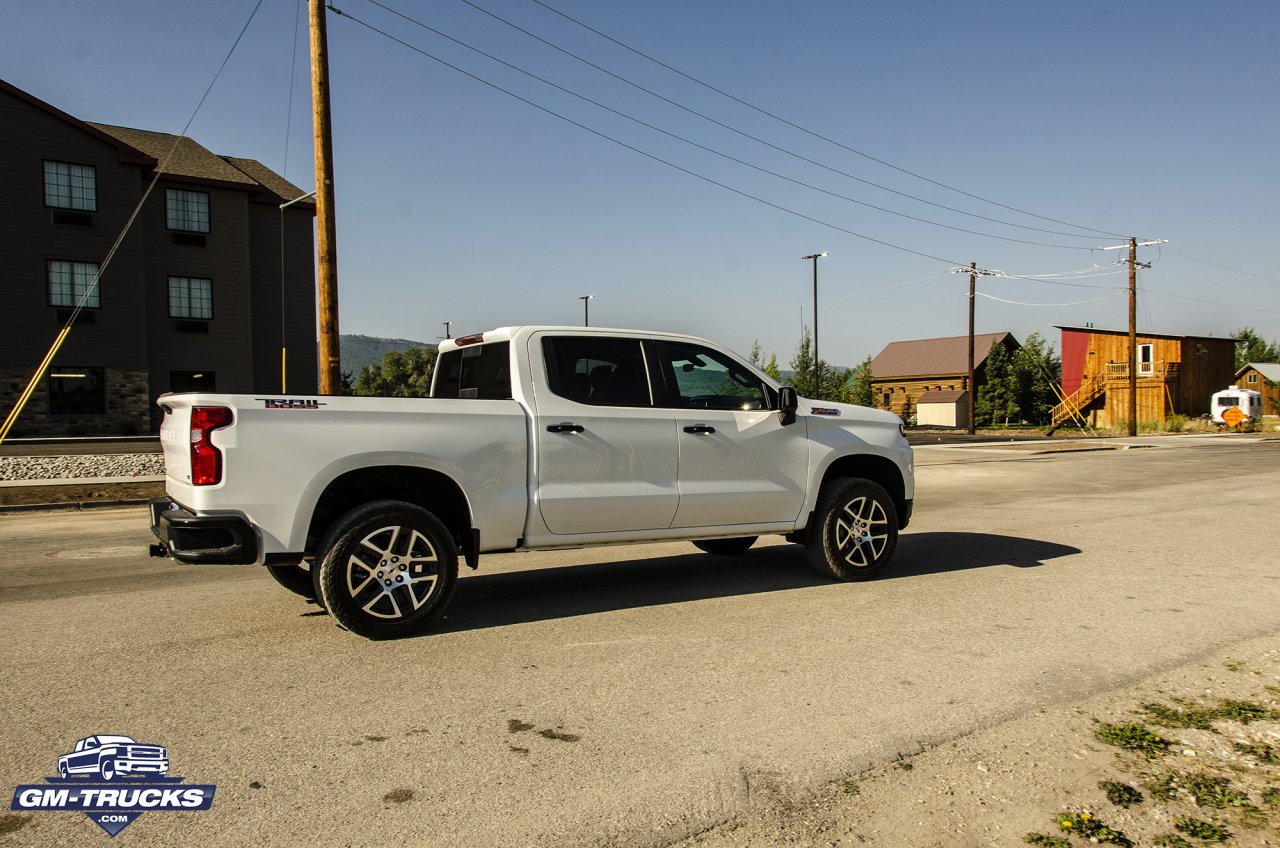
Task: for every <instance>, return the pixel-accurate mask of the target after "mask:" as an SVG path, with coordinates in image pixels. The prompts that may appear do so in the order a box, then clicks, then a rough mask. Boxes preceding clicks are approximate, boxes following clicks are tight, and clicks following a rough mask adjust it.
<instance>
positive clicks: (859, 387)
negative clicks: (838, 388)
mask: <svg viewBox="0 0 1280 848" xmlns="http://www.w3.org/2000/svg"><path fill="white" fill-rule="evenodd" d="M871 376H872V375H871V355H870V354H867V358H866V359H864V360H862V364H861V365H859V366H858V367H857V368H856V369H854V372H853V379H852V380H851V381H850V382H849V384H848V385H849V400H848V402H849V403H856V404H857V405H858V406H870V407H873V408H874V407H875V406H876V387H875V385H873V384H872V382H871Z"/></svg>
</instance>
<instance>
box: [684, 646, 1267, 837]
mask: <svg viewBox="0 0 1280 848" xmlns="http://www.w3.org/2000/svg"><path fill="white" fill-rule="evenodd" d="M1224 701H1225V702H1234V703H1236V704H1248V705H1251V706H1253V707H1256V708H1258V709H1259V710H1262V711H1264V712H1265V711H1269V715H1267V716H1266V717H1264V718H1262V719H1254V720H1249V721H1248V723H1247V724H1245V723H1241V722H1240V721H1238V720H1231V719H1219V720H1215V721H1213V722H1212V723H1211V727H1210V728H1208V729H1196V728H1187V727H1173V728H1170V727H1165V726H1161V725H1160V724H1159V723H1157V722H1156V721H1154V720H1153V719H1152V717H1151V715H1150V713H1149V712H1147V711H1146V710H1144V709H1143V707H1144V705H1148V704H1159V705H1164V706H1168V707H1173V708H1175V709H1181V710H1184V711H1185V710H1187V709H1191V708H1193V707H1195V706H1213V705H1218V704H1222V703H1223V702H1224ZM1248 712H1249V711H1248V710H1245V714H1246V718H1247V717H1248ZM1129 723H1138V724H1142V725H1143V726H1145V727H1146V728H1148V729H1149V730H1150V731H1151V732H1152V733H1154V734H1156V735H1159V736H1161V738H1163V739H1165V740H1166V741H1168V740H1176V741H1175V742H1174V744H1171V745H1170V746H1169V749H1168V751H1167V752H1166V753H1162V754H1157V755H1156V756H1154V757H1152V758H1150V759H1148V758H1147V757H1146V756H1143V755H1142V754H1139V753H1135V752H1133V751H1126V750H1123V749H1121V748H1118V747H1115V746H1112V745H1109V744H1106V743H1104V742H1102V741H1100V740H1099V738H1098V736H1097V733H1098V730H1099V728H1100V727H1102V726H1103V725H1106V724H1113V725H1124V724H1129ZM1242 748H1243V749H1246V750H1241V749H1242ZM1102 781H1114V782H1115V783H1118V784H1123V785H1126V786H1129V787H1130V788H1132V789H1134V790H1136V791H1137V793H1138V794H1139V795H1140V796H1141V797H1142V800H1141V801H1139V802H1138V803H1136V804H1133V805H1132V806H1130V807H1128V808H1125V807H1122V806H1119V805H1117V804H1115V803H1112V802H1111V801H1109V800H1108V797H1107V794H1106V793H1105V792H1104V791H1103V789H1102V788H1100V786H1099V784H1100V782H1102ZM1223 781H1225V784H1224V783H1223ZM1206 785H1208V786H1214V785H1216V786H1219V787H1224V786H1225V788H1224V789H1223V791H1222V792H1220V793H1218V795H1217V796H1216V798H1215V796H1211V795H1205V793H1203V792H1200V789H1199V788H1202V787H1204V786H1206ZM1152 786H1156V787H1160V786H1163V787H1166V788H1167V789H1168V795H1169V797H1168V798H1165V799H1161V798H1160V797H1157V795H1158V794H1160V792H1159V789H1157V794H1156V795H1153V793H1152V791H1151V787H1152ZM754 788H755V789H756V790H757V799H758V803H757V804H756V805H755V806H754V808H753V809H752V810H750V811H749V812H748V813H747V814H746V815H745V816H742V817H739V818H736V819H733V820H731V821H728V822H726V823H724V824H722V825H720V826H718V827H716V828H713V829H711V830H708V831H706V832H704V833H701V834H698V835H697V836H694V837H692V838H690V839H687V840H685V841H682V842H679V843H676V846H674V847H673V848H694V846H697V848H749V846H761V845H796V846H841V848H843V847H844V846H890V847H891V848H962V847H963V848H968V846H1016V845H1023V844H1027V842H1026V839H1027V837H1028V835H1030V834H1039V835H1041V836H1042V837H1044V838H1045V839H1046V840H1048V839H1049V838H1056V839H1060V840H1063V841H1062V842H1061V843H1054V842H1052V841H1044V842H1041V843H1033V844H1043V845H1059V846H1064V845H1067V846H1085V845H1090V844H1099V843H1107V840H1106V839H1105V838H1104V839H1098V838H1097V837H1095V838H1094V839H1089V838H1087V837H1084V836H1081V835H1079V833H1078V830H1077V829H1076V828H1077V827H1078V825H1079V822H1081V821H1086V822H1087V821H1094V822H1098V821H1101V822H1103V823H1104V824H1105V825H1106V826H1107V827H1108V828H1110V829H1111V830H1112V831H1114V832H1116V833H1117V834H1119V836H1118V837H1117V838H1116V839H1113V840H1112V841H1111V842H1110V843H1109V844H1118V845H1124V844H1132V845H1135V846H1161V845H1163V846H1171V848H1182V846H1184V845H1195V846H1205V845H1214V844H1227V845H1237V846H1251V848H1252V847H1253V846H1276V845H1280V648H1278V647H1277V640H1276V639H1275V638H1274V637H1268V638H1265V639H1260V640H1253V641H1250V642H1247V643H1244V644H1241V645H1237V646H1234V647H1233V648H1231V649H1230V650H1227V651H1223V652H1219V653H1215V654H1213V655H1211V656H1206V657H1204V658H1203V659H1201V660H1199V661H1197V662H1194V663H1190V664H1187V665H1183V666H1180V667H1177V668H1173V669H1170V670H1169V671H1167V672H1164V673H1162V674H1158V675H1156V676H1153V677H1150V678H1148V679H1146V680H1144V681H1142V682H1141V683H1139V684H1137V685H1134V686H1128V687H1125V688H1123V689H1119V690H1116V691H1113V692H1109V693H1106V694H1103V695H1099V696H1097V697H1094V698H1091V699H1089V700H1086V701H1083V702H1080V703H1076V704H1065V705H1062V706H1058V707H1053V708H1043V709H1039V710H1037V711H1036V712H1034V713H1031V714H1027V715H1024V716H1021V717H1019V718H1017V719H1015V720H1012V721H1009V722H1006V723H1003V724H1000V725H997V726H994V727H991V728H988V729H985V730H982V731H980V732H977V733H973V734H969V735H965V736H961V737H958V738H956V739H952V740H950V741H947V742H945V743H942V744H939V745H936V746H923V747H921V748H920V749H917V750H907V751H902V752H900V754H899V756H898V758H897V759H895V760H894V761H892V762H889V763H884V764H881V765H880V766H878V767H875V768H872V769H870V770H868V771H866V772H862V773H859V774H853V775H849V776H848V777H846V778H842V779H836V780H833V781H830V782H828V783H825V784H823V785H822V786H820V787H818V788H817V789H812V788H811V789H808V790H801V791H799V792H795V791H789V790H788V788H787V787H784V786H780V785H766V786H761V787H754ZM1197 792H1199V793H1200V794H1199V795H1197V794H1196V793H1197ZM1233 793H1234V794H1233ZM1215 801H1216V802H1221V803H1222V806H1215V805H1214V804H1215ZM1067 813H1069V814H1070V815H1066V816H1064V814H1067ZM1080 814H1085V815H1086V816H1087V818H1086V819H1080V818H1079V816H1080ZM1190 819H1197V820H1199V821H1201V822H1205V823H1208V824H1210V825H1213V826H1215V827H1222V828H1225V829H1226V831H1228V832H1229V834H1230V835H1229V836H1228V837H1226V840H1225V842H1221V841H1214V840H1212V839H1208V840H1206V839H1202V838H1196V837H1194V836H1191V835H1188V834H1186V833H1185V832H1180V831H1179V828H1178V822H1179V821H1180V820H1181V821H1182V822H1186V821H1188V820H1190ZM1064 821H1071V822H1073V824H1072V826H1071V827H1064V826H1063V822H1064ZM1073 831H1074V832H1073ZM1179 839H1181V840H1183V841H1177V840H1179ZM1124 840H1128V842H1125V841H1124Z"/></svg>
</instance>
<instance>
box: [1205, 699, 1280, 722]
mask: <svg viewBox="0 0 1280 848" xmlns="http://www.w3.org/2000/svg"><path fill="white" fill-rule="evenodd" d="M1216 712H1217V714H1218V717H1219V718H1224V719H1227V720H1229V721H1238V722H1240V723H1241V724H1248V723H1249V722H1251V721H1280V710H1272V709H1268V708H1267V707H1264V706H1262V705H1261V704H1255V703H1253V702H1252V701H1223V702H1222V703H1221V704H1220V705H1219V706H1218V709H1217V710H1216Z"/></svg>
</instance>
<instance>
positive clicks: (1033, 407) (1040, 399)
mask: <svg viewBox="0 0 1280 848" xmlns="http://www.w3.org/2000/svg"><path fill="white" fill-rule="evenodd" d="M988 368H990V365H988ZM1009 372H1010V376H1011V378H1012V379H1011V386H1012V392H1013V399H1014V403H1015V405H1016V406H1017V407H1018V412H1017V413H1015V414H1017V415H1020V416H1021V417H1022V418H1025V419H1026V420H1027V421H1030V422H1032V423H1033V424H1044V423H1047V422H1048V421H1050V420H1051V419H1052V417H1053V407H1054V406H1055V405H1056V404H1057V395H1056V394H1055V392H1054V391H1053V384H1054V383H1056V382H1059V381H1060V380H1061V378H1062V360H1061V359H1059V358H1058V356H1057V354H1055V353H1054V350H1053V345H1052V344H1051V343H1050V342H1049V341H1048V340H1046V339H1045V337H1044V336H1042V335H1040V334H1039V333H1032V334H1031V335H1029V336H1027V340H1026V342H1025V343H1023V345H1022V347H1020V348H1018V350H1016V351H1014V354H1013V358H1012V359H1011V361H1010V363H1009Z"/></svg>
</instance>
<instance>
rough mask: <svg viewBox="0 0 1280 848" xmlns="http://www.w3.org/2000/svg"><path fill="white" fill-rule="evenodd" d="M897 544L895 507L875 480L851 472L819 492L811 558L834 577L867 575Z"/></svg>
mask: <svg viewBox="0 0 1280 848" xmlns="http://www.w3.org/2000/svg"><path fill="white" fill-rule="evenodd" d="M897 546H898V510H897V508H896V507H895V506H894V503H893V498H891V497H889V493H888V492H886V491H885V490H884V488H883V487H882V486H880V485H879V484H878V483H873V482H872V481H870V480H864V479H861V478H857V477H851V478H848V479H844V480H836V481H833V482H832V483H831V484H830V485H829V486H828V487H827V489H826V491H824V492H823V494H822V498H821V500H820V501H819V503H818V509H817V511H816V512H815V513H814V517H813V526H812V527H811V528H810V529H809V539H808V543H807V547H808V549H809V561H810V562H811V563H812V564H813V567H814V568H816V569H817V570H818V571H819V572H821V573H823V574H825V575H827V576H828V577H834V578H835V579H837V580H870V579H871V578H872V577H874V576H875V575H876V574H877V573H879V571H880V569H882V568H884V566H885V563H887V562H888V561H889V560H890V559H891V558H892V557H893V551H894V549H895V548H896V547H897Z"/></svg>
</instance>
